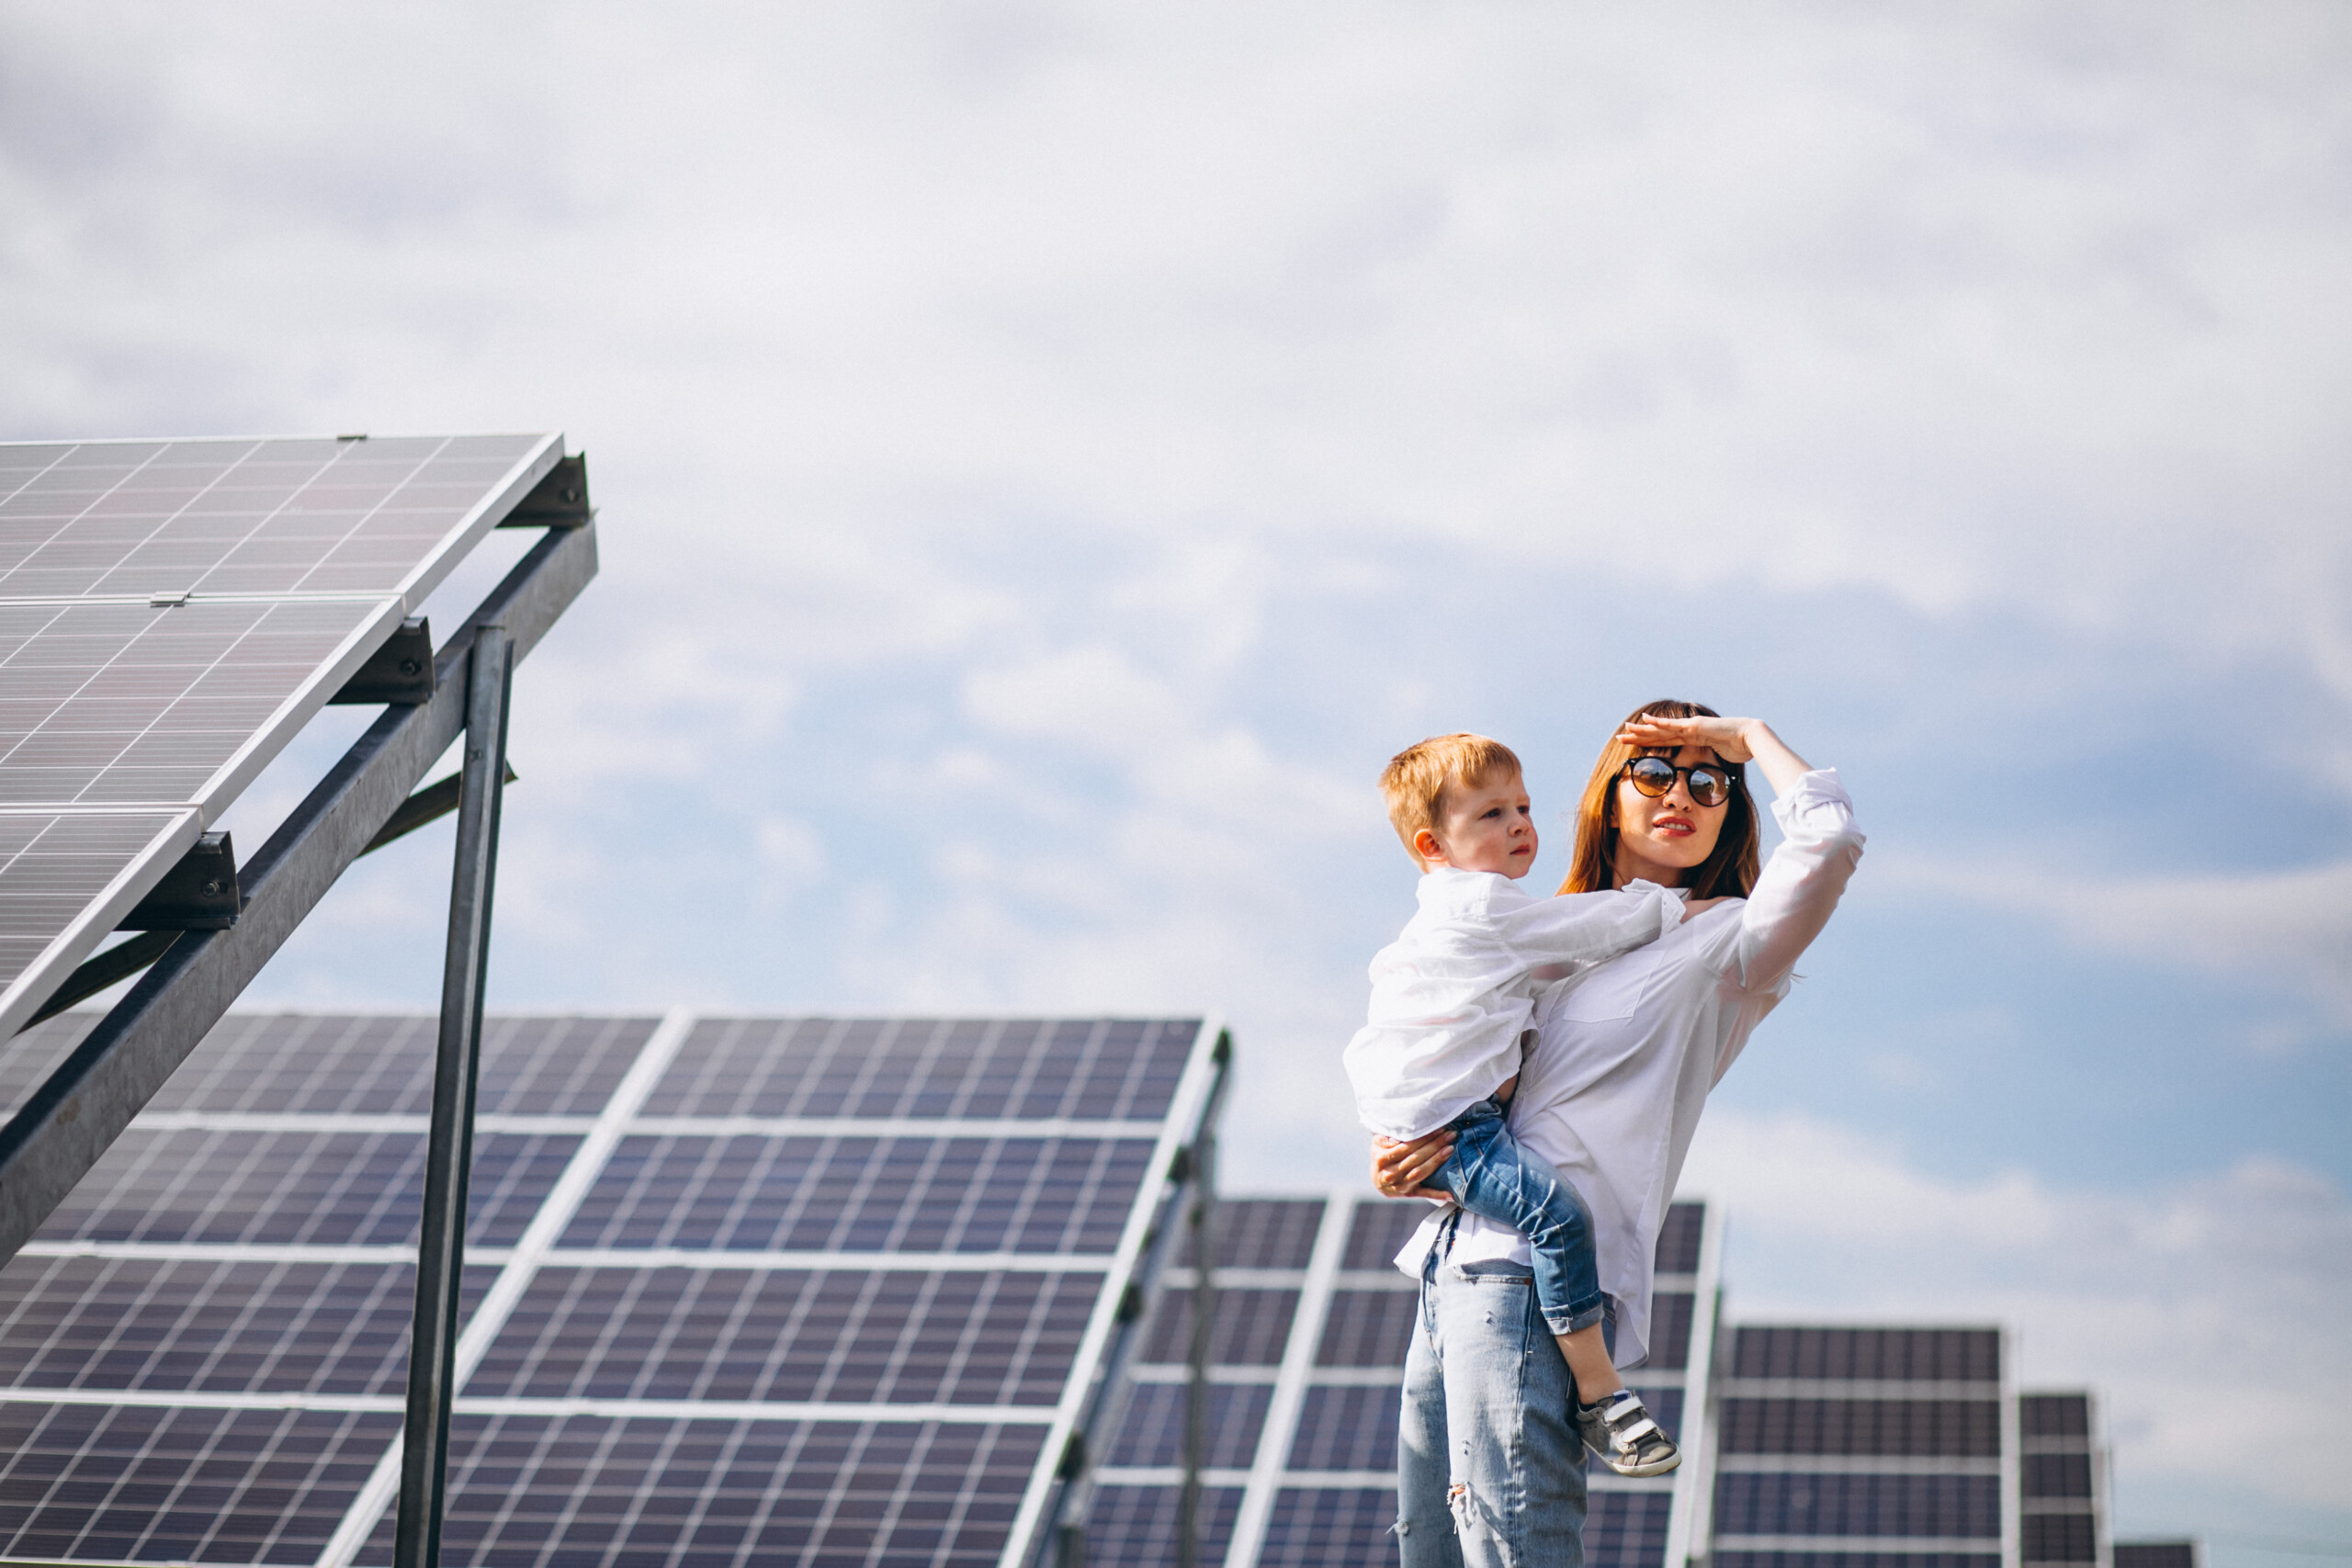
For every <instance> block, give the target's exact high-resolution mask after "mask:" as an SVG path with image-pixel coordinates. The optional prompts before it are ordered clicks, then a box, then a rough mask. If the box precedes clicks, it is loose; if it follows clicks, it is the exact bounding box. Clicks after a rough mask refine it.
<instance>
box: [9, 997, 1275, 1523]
mask: <svg viewBox="0 0 2352 1568" xmlns="http://www.w3.org/2000/svg"><path fill="white" fill-rule="evenodd" d="M80 1026H81V1024H80V1021H78V1020H75V1019H74V1018H72V1017H71V1016H69V1017H67V1018H62V1019H59V1020H55V1021H51V1023H49V1024H44V1025H42V1026H40V1028H39V1029H37V1030H35V1031H34V1032H31V1033H30V1034H29V1035H28V1037H27V1041H28V1044H30V1045H32V1046H34V1047H37V1048H39V1047H42V1046H44V1045H46V1044H48V1043H51V1042H50V1040H49V1037H50V1036H51V1035H66V1036H70V1034H71V1033H72V1032H74V1031H75V1030H76V1029H78V1028H79V1027H80ZM1215 1041H1216V1031H1215V1030H1214V1029H1208V1028H1204V1026H1203V1025H1201V1024H1200V1023H1199V1022H1198V1021H1122V1020H1081V1021H1035V1020H1032V1021H982V1022H978V1023H970V1022H966V1021H838V1020H740V1019H707V1020H695V1019H692V1018H689V1017H687V1016H684V1015H673V1016H672V1017H671V1018H669V1019H667V1020H664V1021H656V1020H651V1019H582V1018H544V1019H497V1020H492V1021H491V1022H490V1024H489V1026H488V1027H487V1028H486V1030H485V1055H484V1060H483V1067H482V1080H483V1091H482V1104H483V1111H482V1115H481V1133H480V1134H479V1137H478V1141H477V1144H476V1168H475V1175H474V1180H473V1183H472V1188H471V1191H470V1194H469V1196H470V1197H471V1199H472V1214H471V1224H470V1226H469V1243H468V1261H469V1265H471V1267H469V1269H468V1272H467V1276H466V1283H467V1290H466V1292H465V1300H464V1302H463V1303H462V1305H463V1312H464V1328H463V1332H462V1334H461V1337H460V1339H459V1352H458V1364H459V1371H460V1376H461V1379H462V1382H461V1385H460V1393H459V1398H458V1404H457V1408H456V1415H455V1418H454V1422H453V1427H452V1445H453V1446H452V1459H451V1468H450V1479H449V1485H450V1492H449V1506H448V1516H447V1529H446V1533H445V1540H446V1542H447V1551H448V1552H449V1560H450V1561H469V1562H491V1561H495V1562H515V1563H533V1564H538V1563H545V1564H548V1565H550V1568H552V1565H554V1564H557V1563H562V1564H566V1565H570V1564H573V1563H620V1562H629V1563H632V1564H633V1563H636V1562H668V1563H678V1564H689V1563H691V1564H704V1563H709V1564H713V1565H715V1564H717V1563H719V1562H728V1563H730V1564H732V1563H738V1562H750V1563H769V1562H776V1563H798V1562H818V1561H824V1562H836V1561H846V1562H867V1561H888V1562H922V1563H941V1564H946V1563H966V1562H988V1563H996V1562H1000V1561H1004V1560H1015V1559H1017V1560H1020V1561H1023V1562H1026V1561H1028V1557H1027V1555H1025V1552H1024V1546H1023V1543H1024V1542H1026V1541H1029V1540H1035V1539H1036V1538H1037V1537H1038V1536H1039V1534H1040V1532H1041V1531H1042V1530H1043V1529H1044V1527H1045V1525H1046V1523H1047V1522H1048V1520H1049V1517H1050V1513H1049V1505H1050V1503H1051V1501H1052V1499H1053V1496H1054V1494H1055V1492H1056V1489H1057V1480H1056V1471H1057V1461H1058V1459H1059V1458H1060V1456H1061V1454H1062V1453H1063V1452H1064V1451H1065V1448H1066V1444H1067V1441H1068V1439H1069V1436H1070V1434H1071V1432H1072V1430H1073V1427H1074V1425H1075V1422H1076V1421H1077V1419H1078V1417H1079V1415H1080V1411H1081V1407H1082V1405H1083V1403H1084V1396H1085V1395H1086V1393H1087V1392H1088V1390H1089V1386H1090V1384H1091V1382H1092V1380H1093V1377H1094V1372H1095V1369H1096V1368H1097V1367H1098V1366H1100V1365H1101V1364H1102V1363H1103V1356H1104V1353H1105V1349H1106V1347H1107V1343H1108V1337H1109V1332H1110V1329H1111V1326H1112V1325H1113V1323H1114V1318H1115V1316H1116V1313H1117V1309H1118V1303H1119V1301H1120V1298H1121V1296H1122V1293H1123V1291H1122V1286H1123V1284H1124V1282H1125V1280H1126V1279H1127V1278H1129V1277H1130V1275H1131V1274H1132V1273H1133V1272H1134V1271H1135V1270H1136V1268H1137V1267H1138V1265H1139V1262H1140V1260H1141V1258H1142V1250H1141V1249H1142V1243H1143V1239H1144V1235H1145V1232H1146V1230H1147V1229H1148V1226H1149V1225H1150V1224H1152V1223H1153V1218H1154V1212H1155V1210H1156V1208H1157V1207H1158V1206H1159V1204H1160V1203H1161V1202H1162V1201H1164V1200H1165V1196H1166V1193H1167V1191H1168V1187H1167V1184H1166V1181H1165V1176H1166V1173H1167V1171H1168V1169H1169V1168H1170V1165H1171V1164H1172V1159H1171V1152H1172V1150H1173V1148H1174V1147H1175V1146H1176V1145H1178V1144H1180V1143H1182V1142H1183V1141H1184V1140H1186V1139H1188V1138H1189V1137H1191V1136H1193V1135H1194V1133H1195V1131H1196V1128H1197V1122H1198V1118H1199V1116H1200V1115H1201V1114H1202V1111H1203V1110H1204V1105H1205V1103H1206V1090H1207V1088H1208V1086H1209V1085H1210V1083H1211V1082H1212V1080H1213V1079H1214V1077H1215V1072H1216V1065H1215V1062H1214V1059H1213V1058H1214V1055H1215V1052H1214V1050H1213V1047H1214V1045H1215ZM433 1043H434V1032H433V1024H432V1021H431V1020H429V1019H411V1018H319V1017H309V1016H275V1017H232V1018H230V1019H227V1020H225V1021H223V1022H222V1023H221V1024H220V1026H219V1027H218V1028H217V1029H215V1030H214V1032H213V1033H212V1035H211V1036H210V1037H209V1038H208V1040H207V1041H206V1042H205V1043H204V1044H203V1045H202V1046H200V1047H198V1050H197V1052H196V1054H195V1055H192V1056H191V1057H190V1058H189V1059H188V1061H187V1063H186V1065H185V1066H183V1067H182V1068H181V1070H180V1071H179V1073H178V1074H177V1075H175V1077H173V1079H172V1080H171V1081H170V1083H169V1085H167V1087H166V1089H165V1090H164V1093H163V1094H161V1095H159V1096H157V1098H156V1100H154V1101H153V1103H152V1104H151V1106H150V1109H149V1110H148V1111H146V1112H145V1113H144V1114H143V1115H142V1116H141V1118H140V1119H139V1120H138V1121H136V1122H133V1123H132V1126H131V1129H130V1132H129V1133H127V1134H125V1135H124V1136H123V1138H122V1139H120V1140H119V1142H118V1143H117V1145H115V1146H114V1148H113V1149H112V1150H110V1151H109V1153H108V1154H107V1156H106V1158H105V1159H104V1160H103V1161H101V1163H100V1164H99V1166H98V1167H97V1168H94V1169H93V1170H92V1171H91V1173H90V1175H89V1176H88V1177H87V1178H85V1180H84V1182H83V1183H82V1184H81V1186H80V1187H79V1188H77V1189H76V1190H75V1191H74V1194H73V1195H72V1197H71V1198H70V1199H69V1200H68V1201H67V1202H66V1204H65V1205H64V1206H63V1207H62V1208H61V1209H60V1210H58V1211H57V1213H55V1214H54V1215H52V1217H51V1222H50V1224H49V1226H48V1227H47V1228H46V1229H45V1230H44V1231H43V1232H42V1233H41V1235H40V1237H39V1238H38V1239H36V1240H35V1241H34V1242H33V1243H31V1244H29V1245H28V1247H26V1248H25V1249H24V1251H23V1252H22V1253H21V1254H20V1255H19V1256H18V1257H17V1258H16V1259H15V1260H13V1261H12V1262H11V1263H9V1264H8V1265H7V1266H6V1268H5V1269H0V1402H5V1403H6V1407H7V1410H6V1414H7V1416H8V1418H9V1420H10V1421H11V1422H13V1425H12V1426H11V1427H8V1435H10V1436H11V1437H12V1438H13V1439H14V1443H13V1446H12V1448H11V1450H10V1451H9V1452H8V1453H7V1454H6V1455H5V1456H4V1457H0V1558H9V1557H22V1556H26V1555H47V1556H51V1557H60V1558H62V1557H68V1556H76V1555H78V1556H85V1557H87V1556H100V1557H106V1558H109V1559H112V1560H116V1561H125V1562H154V1561H164V1560H168V1559H172V1558H182V1559H187V1558H198V1559H201V1560H205V1561H212V1562H266V1563H273V1564H292V1563H319V1564H322V1568H344V1565H345V1564H349V1563H355V1562H357V1563H375V1562H386V1561H389V1558H390V1540H391V1529H390V1518H389V1515H388V1512H387V1510H388V1507H389V1505H390V1501H391V1498H392V1495H393V1485H394V1483H395V1482H396V1480H397V1474H398V1459H397V1454H396V1452H395V1445H396V1442H397V1438H398V1433H399V1425H400V1418H399V1411H400V1409H401V1387H402V1380H403V1378H404V1377H405V1372H406V1358H407V1328H408V1310H409V1303H410V1293H411V1292H413V1288H414V1287H413V1278H414V1277H413V1271H412V1270H413V1248H414V1245H415V1243H414V1239H413V1231H414V1225H415V1218H416V1212H417V1207H418V1200H419V1193H418V1190H417V1160H418V1149H419V1146H420V1145H422V1143H423V1141H424V1115H423V1113H422V1112H423V1110H424V1101H425V1099H426V1097H427V1090H426V1087H425V1081H424V1080H425V1076H426V1075H427V1074H428V1073H429V1070H430V1063H431V1059H432V1053H433ZM876 1056H878V1057H881V1058H883V1059H885V1060H887V1061H888V1062H889V1063H890V1064H891V1066H890V1068H889V1071H888V1075H887V1076H886V1075H881V1074H876V1073H874V1072H871V1071H868V1070H867V1069H869V1068H870V1067H871V1066H872V1060H873V1058H875V1057H876ZM730 1077H731V1078H732V1081H733V1083H734V1086H735V1093H734V1094H733V1095H732V1097H731V1098H730V1096H729V1093H728V1092H727V1089H726V1087H725V1084H726V1080H728V1079H729V1078H730ZM973 1111H977V1112H978V1115H977V1116H967V1115H966V1114H965V1113H966V1112H973ZM1187 1118H1190V1120H1189V1121H1188V1120H1187ZM695 1127H701V1128H705V1129H718V1130H720V1131H719V1132H718V1134H716V1135H708V1134H697V1133H695V1132H693V1131H691V1129H693V1128H695ZM877 1134H880V1135H877ZM1297 1229H1298V1223H1297V1219H1296V1217H1295V1216H1294V1217H1293V1219H1292V1221H1291V1222H1290V1224H1289V1226H1288V1232H1287V1233H1285V1232H1284V1228H1283V1226H1282V1225H1280V1224H1275V1225H1273V1226H1272V1227H1270V1228H1269V1230H1268V1235H1270V1236H1272V1237H1274V1238H1275V1239H1276V1240H1279V1238H1280V1235H1283V1234H1292V1235H1294V1241H1293V1245H1294V1247H1295V1232H1296V1231H1297ZM1247 1393H1250V1394H1256V1395H1258V1396H1259V1397H1258V1402H1257V1404H1256V1405H1255V1406H1251V1405H1250V1400H1249V1398H1248V1397H1246V1396H1245V1398H1244V1400H1243V1401H1242V1402H1241V1407H1239V1408H1238V1409H1237V1410H1236V1411H1235V1412H1234V1413H1232V1415H1231V1416H1229V1417H1228V1419H1227V1427H1229V1428H1230V1429H1231V1431H1232V1433H1233V1434H1234V1435H1233V1436H1232V1437H1231V1438H1228V1450H1227V1451H1232V1452H1235V1453H1239V1452H1240V1451H1241V1450H1239V1449H1235V1448H1232V1447H1231V1445H1232V1444H1235V1443H1246V1442H1248V1441H1250V1440H1254V1437H1255V1427H1253V1426H1251V1422H1252V1421H1253V1420H1258V1421H1261V1420H1262V1416H1263V1408H1262V1406H1263V1398H1262V1395H1263V1393H1264V1391H1263V1390H1262V1389H1259V1390H1251V1391H1247ZM1179 1419H1180V1420H1181V1413H1180V1416H1179ZM1165 1427H1166V1416H1165V1412H1162V1413H1161V1416H1160V1417H1159V1427H1158V1428H1156V1429H1155V1433H1154V1434H1147V1437H1146V1440H1148V1442H1150V1443H1151V1444H1153V1445H1154V1446H1155V1451H1156V1450H1157V1447H1158V1446H1161V1445H1164V1442H1165V1440H1166V1433H1165ZM1245 1427H1247V1428H1249V1430H1248V1433H1247V1435H1246V1436H1244V1435H1243V1428H1245ZM1232 1506H1238V1493H1237V1494H1236V1497H1235V1499H1234V1500H1233V1505H1232ZM1232 1506H1226V1517H1228V1518H1229V1517H1231V1512H1232ZM208 1509H210V1510H212V1512H211V1513H209V1514H208V1513H207V1510H208ZM265 1513H266V1514H268V1515H269V1517H267V1518H266V1519H265V1518H264V1517H263V1515H264V1514H265Z"/></svg>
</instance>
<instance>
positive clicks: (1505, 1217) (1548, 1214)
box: [1429, 1100, 1601, 1334]
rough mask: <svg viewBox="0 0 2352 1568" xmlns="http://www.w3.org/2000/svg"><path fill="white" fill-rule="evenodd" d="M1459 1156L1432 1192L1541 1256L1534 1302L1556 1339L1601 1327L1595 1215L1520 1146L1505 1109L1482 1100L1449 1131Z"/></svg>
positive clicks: (1449, 1160) (1435, 1179)
mask: <svg viewBox="0 0 2352 1568" xmlns="http://www.w3.org/2000/svg"><path fill="white" fill-rule="evenodd" d="M1448 1125H1449V1128H1450V1130H1451V1131H1452V1132H1453V1154H1451V1155H1449V1156H1446V1161H1445V1163H1444V1164H1443V1165H1442V1166H1440V1167H1438V1168H1437V1174H1436V1175H1434V1176H1432V1177H1430V1179H1429V1185H1430V1186H1431V1187H1439V1188H1443V1189H1444V1190H1446V1191H1447V1192H1450V1193H1452V1194H1453V1201H1455V1202H1457V1203H1459V1204H1461V1205H1462V1207H1463V1208H1464V1209H1465V1210H1467V1211H1469V1212H1470V1213H1474V1214H1476V1215H1477V1216H1478V1217H1479V1218H1480V1219H1482V1220H1492V1221H1494V1222H1495V1223H1496V1224H1502V1225H1509V1226H1510V1228H1511V1229H1513V1230H1515V1231H1517V1232H1518V1233H1519V1234H1520V1235H1523V1236H1525V1237H1526V1238H1527V1245H1528V1247H1529V1249H1530V1250H1531V1251H1532V1252H1533V1253H1534V1255H1535V1302H1536V1305H1537V1306H1538V1307H1539V1308H1540V1309H1541V1310H1542V1312H1543V1314H1544V1324H1545V1325H1546V1326H1548V1327H1549V1328H1550V1329H1551V1330H1552V1332H1553V1333H1554V1334H1574V1333H1575V1332H1576V1331H1577V1329H1579V1328H1589V1327H1591V1326H1592V1325H1594V1324H1596V1323H1599V1322H1600V1306H1601V1299H1600V1264H1599V1263H1598V1262H1597V1261H1596V1260H1595V1258H1594V1256H1593V1249H1592V1211H1591V1210H1590V1209H1588V1208H1587V1207H1585V1201H1584V1197H1583V1195H1582V1194H1581V1193H1579V1192H1578V1191H1577V1190H1576V1189H1575V1188H1574V1187H1571V1186H1570V1185H1568V1183H1567V1182H1566V1180H1564V1179H1561V1177H1560V1174H1559V1173H1558V1172H1557V1171H1555V1170H1554V1169H1553V1168H1551V1167H1550V1166H1548V1165H1546V1164H1544V1162H1543V1161H1542V1160H1540V1159H1537V1158H1535V1157H1534V1156H1532V1155H1529V1154H1528V1153H1527V1152H1526V1151H1524V1150H1522V1149H1521V1147H1520V1146H1519V1140H1518V1139H1517V1138H1514V1137H1512V1136H1511V1135H1510V1128H1509V1127H1508V1126H1506V1125H1505V1124H1504V1122H1503V1108H1502V1107H1501V1106H1500V1105H1499V1104H1498V1103H1496V1102H1495V1101H1494V1100H1480V1101H1479V1102H1478V1103H1477V1104H1476V1105H1474V1106H1472V1107H1471V1108H1470V1109H1469V1110H1467V1111H1464V1112H1463V1113H1462V1114H1461V1115H1459V1116H1457V1117H1455V1118H1454V1119H1453V1122H1451V1123H1449V1124H1448Z"/></svg>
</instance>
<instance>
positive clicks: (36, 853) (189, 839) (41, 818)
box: [0, 704, 197, 986]
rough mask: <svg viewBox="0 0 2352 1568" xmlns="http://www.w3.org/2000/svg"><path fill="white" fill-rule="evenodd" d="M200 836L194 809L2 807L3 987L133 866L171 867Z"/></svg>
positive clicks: (0, 917) (0, 933)
mask: <svg viewBox="0 0 2352 1568" xmlns="http://www.w3.org/2000/svg"><path fill="white" fill-rule="evenodd" d="M0 705H4V704H0ZM0 744H5V742H0ZM196 836H197V818H196V815H195V813H193V812H189V811H140V812H107V813H104V814H97V813H80V812H54V811H0V986H6V985H7V984H9V983H10V982H12V981H14V980H15V979H16V978H17V976H19V975H22V974H23V973H24V972H25V971H26V969H27V968H28V967H29V966H30V965H31V964H32V963H33V961H34V960H35V959H37V958H39V957H40V954H41V953H42V952H43V951H44V950H45V949H47V948H48V946H49V945H50V943H51V942H54V941H55V940H56V938H57V935H58V933H59V932H61V931H64V930H65V929H66V927H67V926H69V925H71V924H72V923H73V922H74V919H76V918H77V917H78V916H80V915H81V913H82V911H83V910H85V909H86V908H89V907H90V906H91V904H92V903H93V902H94V901H95V900H96V898H97V897H98V896H99V895H100V894H101V893H103V892H104V891H106V888H107V885H108V884H110V883H112V882H113V881H114V879H115V878H116V877H117V876H119V875H120V874H122V872H123V871H124V870H125V869H126V868H127V867H130V865H132V864H134V863H139V862H141V861H142V860H143V861H147V862H151V863H154V864H156V865H158V866H162V865H167V864H169V863H171V862H172V861H174V860H176V859H177V858H178V857H179V855H180V854H181V853H182V852H185V851H186V850H187V847H188V846H189V845H190V844H193V843H194V842H196Z"/></svg>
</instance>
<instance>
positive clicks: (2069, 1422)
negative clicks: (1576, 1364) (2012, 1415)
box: [2018, 1393, 2091, 1443]
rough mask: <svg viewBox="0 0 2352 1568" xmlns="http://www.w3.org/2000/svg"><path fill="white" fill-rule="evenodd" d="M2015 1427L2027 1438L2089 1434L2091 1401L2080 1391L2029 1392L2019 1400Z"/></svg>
mask: <svg viewBox="0 0 2352 1568" xmlns="http://www.w3.org/2000/svg"><path fill="white" fill-rule="evenodd" d="M2018 1430H2019V1431H2020V1432H2021V1433H2022V1435H2024V1436H2026V1437H2029V1438H2082V1439H2083V1440H2084V1441H2085V1442H2086V1443H2087V1442H2088V1441H2089V1440H2090V1434H2091V1402H2090V1400H2089V1398H2088V1397H2087V1396H2086V1395H2083V1394H2079V1393H2028V1394H2021V1395H2019V1396H2018Z"/></svg>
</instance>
